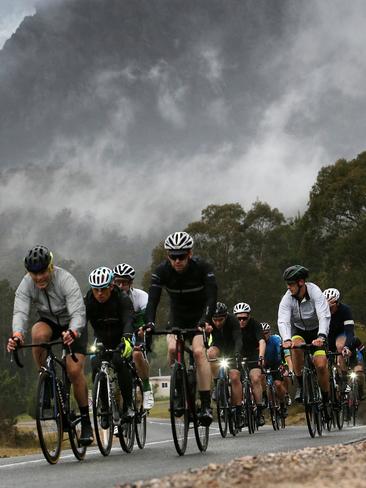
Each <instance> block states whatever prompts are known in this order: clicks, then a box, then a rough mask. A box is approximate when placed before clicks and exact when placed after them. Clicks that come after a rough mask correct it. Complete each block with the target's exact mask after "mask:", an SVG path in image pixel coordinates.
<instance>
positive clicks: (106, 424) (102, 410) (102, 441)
mask: <svg viewBox="0 0 366 488" xmlns="http://www.w3.org/2000/svg"><path fill="white" fill-rule="evenodd" d="M107 383H108V378H107V376H106V375H105V373H102V372H99V373H97V375H96V377H95V380H94V385H93V422H94V431H95V438H96V440H97V444H98V448H99V451H100V452H101V454H103V456H108V454H109V453H110V452H111V448H112V441H113V422H112V405H111V399H110V396H109V395H108V386H107Z"/></svg>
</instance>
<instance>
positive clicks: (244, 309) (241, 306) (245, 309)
mask: <svg viewBox="0 0 366 488" xmlns="http://www.w3.org/2000/svg"><path fill="white" fill-rule="evenodd" d="M251 310H252V309H251V308H250V305H248V304H247V303H244V302H240V303H237V304H236V305H235V307H234V308H233V313H234V314H237V313H250V312H251Z"/></svg>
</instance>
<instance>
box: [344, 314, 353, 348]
mask: <svg viewBox="0 0 366 488" xmlns="http://www.w3.org/2000/svg"><path fill="white" fill-rule="evenodd" d="M343 309H344V322H343V324H344V333H345V334H346V344H345V346H347V347H350V346H351V345H352V342H353V339H354V337H355V322H354V320H353V317H352V312H351V309H350V307H348V306H346V305H344V306H343Z"/></svg>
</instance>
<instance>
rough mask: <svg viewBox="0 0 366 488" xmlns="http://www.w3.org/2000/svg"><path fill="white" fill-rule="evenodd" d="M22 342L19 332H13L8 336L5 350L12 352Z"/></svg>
mask: <svg viewBox="0 0 366 488" xmlns="http://www.w3.org/2000/svg"><path fill="white" fill-rule="evenodd" d="M22 344H24V337H23V334H22V333H21V332H14V334H13V335H12V336H11V337H9V339H8V344H7V346H6V350H7V351H8V352H13V351H15V349H16V348H17V347H18V346H19V345H22Z"/></svg>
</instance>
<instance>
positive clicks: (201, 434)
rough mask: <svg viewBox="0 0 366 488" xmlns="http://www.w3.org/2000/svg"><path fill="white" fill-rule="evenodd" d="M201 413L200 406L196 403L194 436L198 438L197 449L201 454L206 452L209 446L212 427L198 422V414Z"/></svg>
mask: <svg viewBox="0 0 366 488" xmlns="http://www.w3.org/2000/svg"><path fill="white" fill-rule="evenodd" d="M199 411H200V406H199V405H198V403H196V409H195V413H194V415H193V427H194V435H195V438H196V443H197V447H198V449H199V450H200V451H201V452H205V451H206V449H207V446H208V439H209V435H210V427H209V426H206V425H202V424H201V423H200V421H199V420H198V415H197V414H198V412H199Z"/></svg>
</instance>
